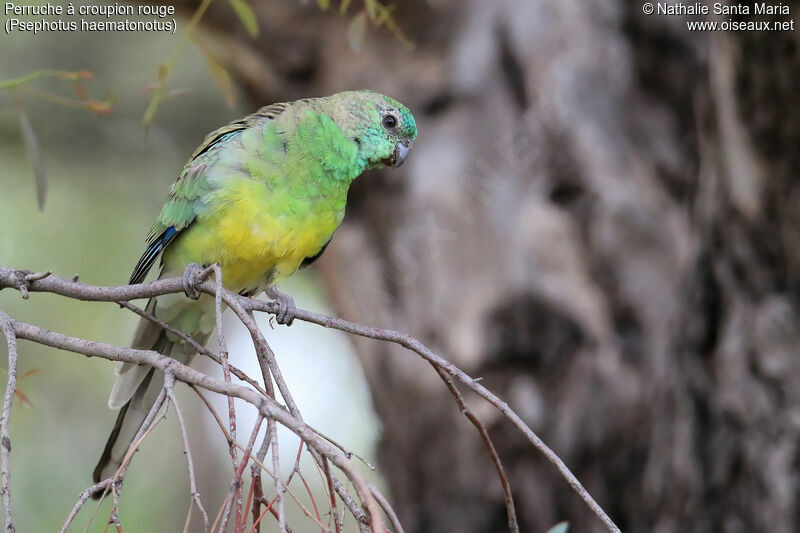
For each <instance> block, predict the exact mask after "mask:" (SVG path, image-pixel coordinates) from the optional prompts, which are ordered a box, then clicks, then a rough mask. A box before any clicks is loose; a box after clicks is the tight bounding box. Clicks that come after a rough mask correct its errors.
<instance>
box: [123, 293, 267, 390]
mask: <svg viewBox="0 0 800 533" xmlns="http://www.w3.org/2000/svg"><path fill="white" fill-rule="evenodd" d="M117 303H118V304H119V305H121V306H122V307H124V308H125V309H128V310H129V311H133V312H134V313H136V314H137V315H139V316H140V317H142V318H144V319H147V320H149V321H150V322H152V323H153V324H155V325H157V326H159V327H160V328H162V329H163V330H165V331H168V332H169V333H171V334H172V335H175V336H176V337H178V338H179V339H181V340H182V341H183V342H185V343H187V344H188V345H190V346H191V347H192V348H194V349H195V350H197V353H199V354H201V355H205V356H206V357H208V358H209V359H211V360H212V361H214V362H215V363H217V364H218V365H220V366H222V359H221V358H220V357H219V356H218V355H217V354H215V353H214V352H212V351H211V350H209V349H208V348H206V347H205V346H203V345H202V344H200V343H199V342H197V341H196V340H194V338H193V337H192V336H191V335H187V334H186V333H184V332H182V331H181V330H179V329H176V328H173V327H172V326H170V325H169V324H167V323H166V322H164V321H163V320H159V319H158V318H156V317H155V315H153V313H148V312H147V311H145V310H144V309H142V308H141V307H139V306H138V305H133V304H132V303H130V302H126V301H121V302H117ZM228 367H229V368H230V369H231V373H232V374H233V375H234V376H236V377H237V378H239V379H241V380H242V381H244V382H245V383H247V384H248V385H250V386H251V387H253V388H254V389H256V390H257V391H258V392H260V393H261V394H267V392H266V391H265V390H264V389H263V388H262V387H261V385H259V384H258V382H257V381H256V380H254V379H253V378H251V377H250V376H248V375H247V374H245V373H244V372H243V371H242V370H241V369H239V368H237V367H235V366H234V365H232V364H230V363H228Z"/></svg>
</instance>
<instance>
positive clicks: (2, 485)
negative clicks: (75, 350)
mask: <svg viewBox="0 0 800 533" xmlns="http://www.w3.org/2000/svg"><path fill="white" fill-rule="evenodd" d="M0 329H2V330H3V335H5V337H6V343H7V344H8V381H7V382H6V394H5V397H4V398H3V414H2V418H0V450H1V451H2V474H0V478H2V479H1V480H0V494H2V496H3V508H4V510H5V523H6V532H7V533H14V531H15V529H14V520H13V518H12V516H11V437H10V436H9V433H8V419H9V417H10V416H11V404H12V402H13V401H14V393H15V392H16V390H17V334H16V332H15V331H14V326H13V322H12V320H11V317H9V316H8V315H7V314H5V313H3V312H2V311H0Z"/></svg>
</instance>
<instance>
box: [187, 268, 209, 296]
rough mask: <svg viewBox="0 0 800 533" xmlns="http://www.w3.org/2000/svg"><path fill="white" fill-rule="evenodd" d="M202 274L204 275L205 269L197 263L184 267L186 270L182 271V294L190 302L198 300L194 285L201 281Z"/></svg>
mask: <svg viewBox="0 0 800 533" xmlns="http://www.w3.org/2000/svg"><path fill="white" fill-rule="evenodd" d="M203 274H205V269H204V268H203V267H202V266H200V265H198V264H197V263H189V264H188V265H186V270H184V271H183V292H185V293H186V296H187V297H188V298H191V299H192V300H197V299H198V298H200V295H199V294H198V293H197V289H195V285H197V283H198V282H200V281H202V280H203V277H204V276H203Z"/></svg>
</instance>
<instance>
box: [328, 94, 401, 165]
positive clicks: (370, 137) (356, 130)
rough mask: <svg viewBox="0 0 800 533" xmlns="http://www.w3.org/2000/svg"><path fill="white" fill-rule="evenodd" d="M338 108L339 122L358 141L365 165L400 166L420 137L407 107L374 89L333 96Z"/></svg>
mask: <svg viewBox="0 0 800 533" xmlns="http://www.w3.org/2000/svg"><path fill="white" fill-rule="evenodd" d="M330 98H331V100H333V102H335V104H334V105H335V106H336V107H337V108H339V110H340V113H337V114H338V115H339V116H338V117H336V118H337V119H338V120H337V123H338V124H339V127H340V128H341V129H342V131H343V132H344V133H345V135H347V136H348V137H349V138H350V139H352V141H353V142H354V143H355V145H356V147H357V154H358V155H357V157H358V159H359V161H360V162H361V163H362V164H363V167H364V168H378V167H382V166H392V167H399V166H400V165H402V164H403V162H404V161H405V160H406V157H408V152H409V150H411V144H412V143H413V142H414V139H415V138H416V137H417V124H416V122H415V121H414V116H413V115H412V114H411V111H409V110H408V108H407V107H406V106H404V105H403V104H401V103H400V102H398V101H397V100H395V99H393V98H389V97H388V96H384V95H382V94H379V93H374V92H372V91H368V90H363V91H348V92H343V93H338V94H335V95H333V96H331V97H330Z"/></svg>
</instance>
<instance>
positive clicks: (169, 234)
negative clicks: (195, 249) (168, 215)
mask: <svg viewBox="0 0 800 533" xmlns="http://www.w3.org/2000/svg"><path fill="white" fill-rule="evenodd" d="M178 233H180V232H179V231H178V230H176V229H175V226H170V227H168V228H167V229H165V230H164V231H163V232H161V234H160V235H158V236H157V237H156V238H155V239H152V240H151V241H150V242H149V243H148V245H147V249H146V250H145V251H144V253H143V254H142V257H140V258H139V262H138V263H136V266H135V267H134V269H133V273H132V274H131V279H130V281H128V283H129V284H130V285H133V284H135V283H141V282H142V281H144V278H145V276H147V273H148V272H149V271H150V268H151V267H152V266H153V263H155V262H156V259H157V258H158V254H160V253H161V251H162V250H164V248H166V246H167V245H168V244H169V243H170V242H172V240H173V239H174V238H175V237H176V236H177V235H178Z"/></svg>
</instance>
